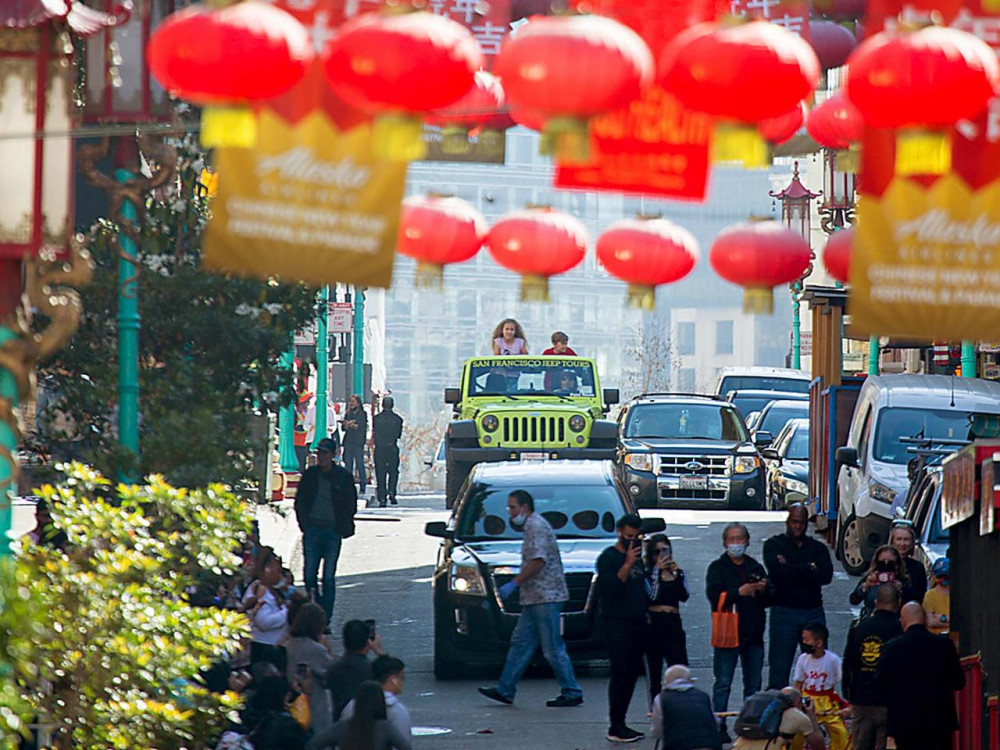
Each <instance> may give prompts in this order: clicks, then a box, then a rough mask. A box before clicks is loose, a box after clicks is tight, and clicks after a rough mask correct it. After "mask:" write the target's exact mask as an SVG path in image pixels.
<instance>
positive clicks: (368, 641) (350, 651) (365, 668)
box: [326, 620, 382, 721]
mask: <svg viewBox="0 0 1000 750" xmlns="http://www.w3.org/2000/svg"><path fill="white" fill-rule="evenodd" d="M342 635H343V643H344V655H343V656H341V657H339V658H337V659H334V660H333V661H332V662H331V663H330V668H329V669H327V671H326V687H327V689H328V690H329V691H330V698H331V702H332V703H333V720H334V721H337V720H338V719H339V718H340V715H341V713H343V711H344V708H345V707H346V706H347V704H348V703H350V702H351V701H352V700H354V696H355V695H356V694H357V692H358V685H360V684H361V683H362V682H364V681H365V680H370V679H372V663H371V661H370V660H369V658H368V654H374V655H376V656H381V655H382V638H381V636H379V634H378V632H376V630H375V621H374V620H348V621H347V622H345V623H344V630H343V634H342Z"/></svg>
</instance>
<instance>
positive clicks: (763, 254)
mask: <svg viewBox="0 0 1000 750" xmlns="http://www.w3.org/2000/svg"><path fill="white" fill-rule="evenodd" d="M810 256H811V253H810V250H809V244H808V243H807V242H806V241H805V240H804V239H803V238H802V235H800V234H799V233H798V232H793V231H792V230H791V229H788V228H787V227H784V226H782V225H781V224H779V223H778V222H776V221H759V222H745V223H742V224H737V225H735V226H732V227H729V228H728V229H724V230H723V231H722V232H720V233H719V236H718V237H716V238H715V242H714V243H713V244H712V249H711V251H710V252H709V256H708V259H709V262H710V263H711V264H712V268H714V269H715V272H716V273H717V274H719V276H721V277H722V278H724V279H725V280H726V281H729V282H732V283H733V284H737V285H739V286H742V287H743V288H744V290H745V291H744V293H743V310H744V312H752V313H767V314H770V313H772V312H773V311H774V297H773V295H772V291H771V290H772V289H773V288H774V287H776V286H780V285H783V284H788V283H791V282H792V281H795V280H796V279H798V278H800V277H801V276H802V275H803V274H804V273H805V272H806V269H808V268H809V261H810V260H811V257H810Z"/></svg>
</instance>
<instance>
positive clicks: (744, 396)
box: [726, 390, 809, 437]
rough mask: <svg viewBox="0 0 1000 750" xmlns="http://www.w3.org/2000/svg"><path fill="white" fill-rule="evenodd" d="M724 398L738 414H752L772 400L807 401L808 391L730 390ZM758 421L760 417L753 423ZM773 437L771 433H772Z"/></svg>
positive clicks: (755, 423)
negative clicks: (737, 410) (738, 411)
mask: <svg viewBox="0 0 1000 750" xmlns="http://www.w3.org/2000/svg"><path fill="white" fill-rule="evenodd" d="M726 400H727V401H729V403H731V404H732V405H733V406H735V407H736V408H737V409H739V410H740V414H743V415H747V414H753V413H754V412H755V411H757V412H760V411H764V408H765V407H766V406H767V405H768V404H770V403H771V402H772V401H802V402H805V403H808V402H809V394H808V393H795V392H794V391H752V390H748V391H730V392H729V393H727V394H726ZM759 422H760V417H759V416H758V417H757V419H756V420H755V421H754V425H757V424H758V423H759ZM772 437H773V435H772Z"/></svg>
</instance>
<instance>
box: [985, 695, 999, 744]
mask: <svg viewBox="0 0 1000 750" xmlns="http://www.w3.org/2000/svg"><path fill="white" fill-rule="evenodd" d="M998 709H1000V698H998V697H997V696H995V695H991V696H990V697H989V698H987V699H986V710H987V712H988V713H989V717H990V725H989V726H990V737H989V744H990V750H1000V710H998Z"/></svg>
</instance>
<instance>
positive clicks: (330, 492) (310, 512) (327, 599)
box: [295, 438, 358, 622]
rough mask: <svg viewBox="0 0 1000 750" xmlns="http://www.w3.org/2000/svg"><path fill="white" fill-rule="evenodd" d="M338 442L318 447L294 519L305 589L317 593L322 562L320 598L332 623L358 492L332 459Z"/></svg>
mask: <svg viewBox="0 0 1000 750" xmlns="http://www.w3.org/2000/svg"><path fill="white" fill-rule="evenodd" d="M336 450H337V443H336V441H334V440H331V439H330V438H323V439H322V440H320V441H319V445H318V446H317V448H316V460H317V464H316V466H310V467H309V468H308V469H306V472H305V474H303V475H302V480H301V481H300V482H299V489H298V492H296V494H295V518H296V520H297V521H298V522H299V529H301V531H302V556H303V564H302V567H303V571H302V577H303V578H304V579H305V584H306V590H307V591H308V592H309V594H310V596H313V597H314V598H316V596H317V593H318V592H317V583H318V582H317V579H318V577H319V566H320V563H321V562H322V563H323V591H322V594H321V595H320V596H319V597H318V601H319V603H320V604H321V605H322V607H323V610H324V611H325V612H326V619H327V622H329V620H330V618H331V617H332V616H333V604H334V601H335V599H336V596H337V589H336V576H337V559H338V558H339V557H340V545H341V543H342V542H343V540H344V539H347V538H349V537H351V536H354V513H355V512H356V511H357V508H358V493H357V490H355V489H354V478H353V477H352V476H351V475H350V474H349V473H348V472H347V470H346V469H344V468H343V467H342V466H338V465H337V464H335V463H334V462H333V456H334V453H335V452H336Z"/></svg>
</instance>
